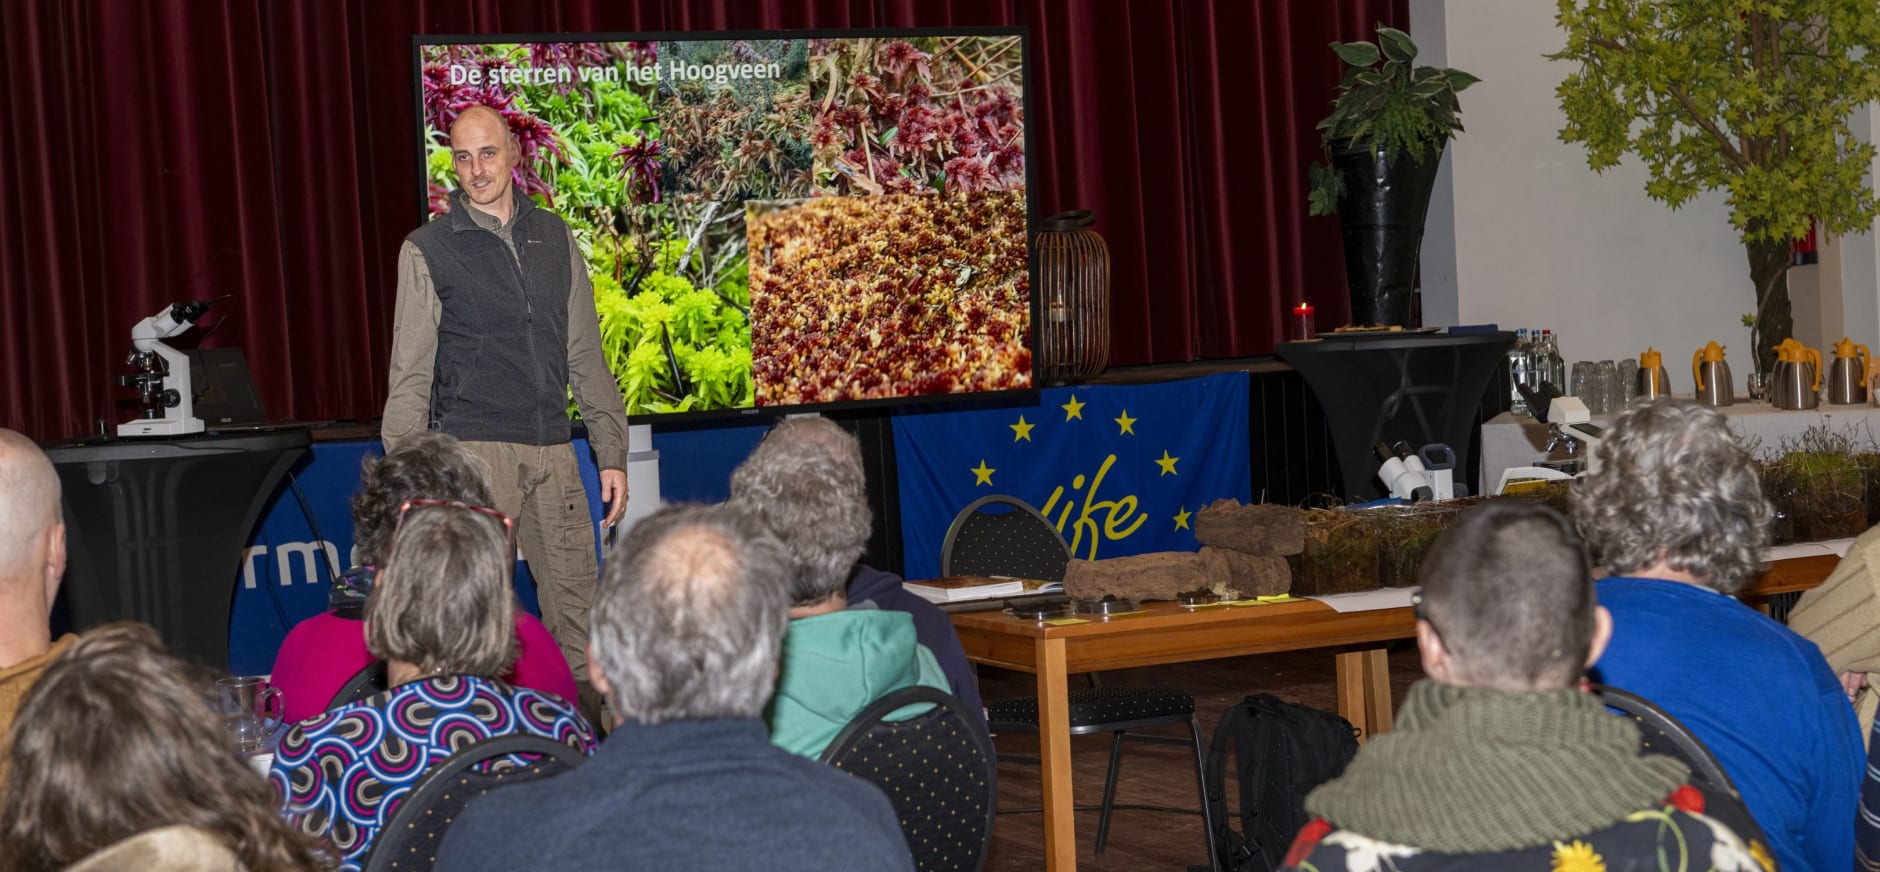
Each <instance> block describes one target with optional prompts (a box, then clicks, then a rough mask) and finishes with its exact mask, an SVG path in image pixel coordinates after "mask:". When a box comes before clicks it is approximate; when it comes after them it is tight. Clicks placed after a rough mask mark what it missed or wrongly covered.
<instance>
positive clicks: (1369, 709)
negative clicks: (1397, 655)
mask: <svg viewBox="0 0 1880 872" xmlns="http://www.w3.org/2000/svg"><path fill="white" fill-rule="evenodd" d="M1364 713H1365V717H1366V719H1367V720H1368V721H1369V722H1370V728H1369V730H1368V731H1367V732H1369V733H1370V734H1371V735H1377V734H1379V733H1388V732H1390V728H1391V725H1392V722H1393V721H1394V720H1395V719H1396V718H1395V714H1394V713H1393V712H1392V711H1391V703H1390V649H1389V648H1372V649H1371V650H1369V651H1366V652H1364Z"/></svg>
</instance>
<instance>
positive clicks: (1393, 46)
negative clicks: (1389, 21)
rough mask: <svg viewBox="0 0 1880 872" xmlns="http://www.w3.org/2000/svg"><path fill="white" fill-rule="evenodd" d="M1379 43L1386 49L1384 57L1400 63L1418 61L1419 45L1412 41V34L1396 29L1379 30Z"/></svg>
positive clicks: (1384, 28)
mask: <svg viewBox="0 0 1880 872" xmlns="http://www.w3.org/2000/svg"><path fill="white" fill-rule="evenodd" d="M1377 42H1378V44H1379V45H1381V46H1383V47H1384V56H1385V57H1387V58H1390V59H1391V60H1393V61H1398V62H1400V63H1405V64H1407V63H1410V62H1411V61H1413V60H1416V57H1417V44H1416V43H1414V42H1411V41H1410V34H1407V33H1404V32H1403V31H1401V30H1398V29H1396V28H1394V27H1380V28H1378V29H1377Z"/></svg>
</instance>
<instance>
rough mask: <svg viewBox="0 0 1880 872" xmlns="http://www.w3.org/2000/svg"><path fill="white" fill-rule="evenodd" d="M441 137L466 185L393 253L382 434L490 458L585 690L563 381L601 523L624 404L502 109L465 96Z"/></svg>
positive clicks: (621, 459)
mask: <svg viewBox="0 0 1880 872" xmlns="http://www.w3.org/2000/svg"><path fill="white" fill-rule="evenodd" d="M450 148H451V160H452V163H453V164H454V165H455V167H456V171H457V179H458V181H459V183H461V185H462V187H461V188H460V189H458V190H455V191H452V192H451V194H450V211H449V213H447V214H445V215H442V216H439V217H438V218H437V219H436V220H434V221H432V222H431V223H429V224H427V225H425V226H423V227H420V228H418V229H417V230H415V231H413V232H412V233H411V235H410V236H407V237H405V244H404V247H403V248H401V249H400V250H399V253H398V310H397V316H396V321H395V324H394V326H393V332H392V361H391V393H390V396H389V397H387V399H386V401H385V421H384V424H383V430H382V432H381V434H380V435H381V436H382V438H383V439H384V442H385V450H386V451H387V452H390V451H393V450H395V449H396V448H397V446H398V442H399V440H401V439H404V438H406V437H408V436H410V435H412V434H414V433H418V432H420V431H423V430H427V429H428V430H442V431H443V432H445V433H449V434H450V435H452V436H455V437H457V439H458V440H459V441H460V442H461V443H462V444H463V448H464V450H466V451H468V452H470V453H471V454H473V455H476V456H477V457H479V458H481V459H482V460H483V462H484V463H485V464H486V465H488V466H489V470H490V486H491V495H492V496H493V497H494V500H495V507H496V509H497V510H499V511H501V512H503V513H504V514H507V515H509V516H510V517H513V518H516V519H517V530H516V539H517V541H518V542H519V543H520V544H521V546H522V555H523V557H524V558H525V559H527V560H528V561H529V573H530V575H532V576H534V578H535V585H536V593H537V595H538V597H539V598H540V600H541V605H542V619H543V623H545V624H547V625H548V629H549V632H550V633H553V634H554V636H555V639H556V641H557V642H559V643H560V644H561V649H562V654H563V656H565V657H567V658H568V665H569V666H570V667H571V668H572V669H573V670H574V674H575V678H576V679H577V680H578V681H580V682H581V685H582V688H583V696H590V695H591V694H590V693H589V691H588V688H589V687H590V686H589V685H588V683H587V657H586V654H585V651H586V647H587V611H588V606H589V603H590V602H592V600H593V597H594V583H595V579H596V578H597V577H598V575H599V566H598V564H597V563H596V560H595V554H594V550H595V549H594V524H593V519H592V518H591V517H590V516H589V514H588V504H587V491H586V489H585V487H584V486H583V485H582V483H581V476H580V472H579V469H578V467H577V466H576V465H575V456H574V451H573V449H572V447H571V445H570V441H569V440H570V428H569V423H568V411H567V409H568V399H567V397H568V391H569V388H571V387H572V388H573V390H574V398H575V401H576V402H577V403H579V404H580V406H581V416H582V418H583V419H585V420H586V422H587V427H588V438H589V440H590V442H591V444H592V446H593V448H594V454H595V457H596V459H597V460H598V463H599V466H600V469H601V500H602V501H603V502H605V503H607V504H608V511H607V517H606V518H605V519H604V520H603V521H602V523H603V524H605V525H607V526H612V525H613V524H614V523H615V522H616V521H618V520H619V518H620V515H621V512H622V511H623V510H624V509H625V508H626V503H627V474H626V472H625V470H626V466H627V447H626V426H627V416H626V411H625V409H623V408H622V407H621V403H620V390H619V387H618V385H617V384H616V383H615V381H614V378H613V376H612V374H611V373H609V372H608V370H607V365H606V362H605V361H604V360H603V359H602V357H601V340H600V326H599V319H598V318H597V317H596V315H595V313H594V292H593V288H592V287H591V286H590V285H589V284H588V276H587V264H586V262H585V260H584V259H583V258H582V256H581V251H580V249H579V248H578V247H576V245H575V241H574V235H573V234H572V233H571V232H570V231H569V230H568V225H566V224H564V223H563V222H562V220H561V218H560V217H558V216H556V215H555V214H554V213H552V212H549V211H547V210H545V209H541V208H538V207H537V206H536V205H535V203H534V202H533V201H531V200H530V199H529V198H528V197H527V196H525V195H523V194H521V193H520V192H518V191H516V190H515V186H514V175H513V172H514V170H515V166H516V160H517V154H518V151H517V147H516V141H515V138H514V137H513V136H511V135H510V133H509V127H508V124H507V123H506V122H505V121H504V120H503V117H502V116H501V115H499V114H498V113H497V112H496V111H495V110H493V109H491V108H489V107H487V106H473V107H471V108H470V109H468V110H466V111H464V113H463V114H461V115H459V116H457V121H456V123H454V124H452V125H451V127H450ZM586 703H588V704H592V703H593V700H592V699H589V700H587V701H586Z"/></svg>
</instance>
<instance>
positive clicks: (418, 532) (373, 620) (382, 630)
mask: <svg viewBox="0 0 1880 872" xmlns="http://www.w3.org/2000/svg"><path fill="white" fill-rule="evenodd" d="M397 532H398V535H397V536H395V537H394V538H393V542H392V548H391V553H390V554H388V555H386V560H385V566H384V568H382V569H380V570H379V580H378V583H377V584H375V585H373V587H372V594H371V595H370V596H369V597H367V599H366V648H367V649H369V650H370V651H371V652H372V655H373V656H374V657H381V658H384V659H386V660H402V661H404V662H406V663H410V664H413V665H415V666H417V667H418V668H419V670H420V671H422V672H424V673H427V674H429V673H441V674H461V675H475V676H480V677H483V678H494V677H496V676H498V675H501V674H503V672H505V671H507V670H508V669H509V666H510V664H512V663H514V662H516V653H517V652H516V595H515V592H514V591H513V590H511V588H510V576H511V574H512V573H514V571H515V565H516V564H515V556H514V555H515V547H514V546H513V545H511V544H510V541H509V536H508V533H507V531H506V530H505V529H504V527H503V524H502V523H501V522H499V521H497V520H496V519H495V518H492V517H490V516H488V515H485V514H483V513H481V512H473V511H470V510H468V509H463V508H452V507H447V506H420V507H416V508H413V509H412V510H411V511H409V512H407V513H405V518H404V521H403V523H402V524H400V525H399V527H398V531H397Z"/></svg>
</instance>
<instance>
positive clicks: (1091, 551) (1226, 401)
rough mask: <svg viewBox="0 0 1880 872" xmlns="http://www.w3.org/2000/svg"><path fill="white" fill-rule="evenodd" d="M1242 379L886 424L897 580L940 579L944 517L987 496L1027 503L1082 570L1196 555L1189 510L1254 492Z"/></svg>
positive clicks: (1050, 393)
mask: <svg viewBox="0 0 1880 872" xmlns="http://www.w3.org/2000/svg"><path fill="white" fill-rule="evenodd" d="M1247 390H1248V377H1247V374H1246V373H1244V372H1242V373H1227V374H1223V375H1213V376H1207V377H1205V378H1198V379H1190V380H1187V381H1178V382H1163V383H1159V384H1152V385H1081V386H1077V387H1063V388H1050V389H1047V390H1043V391H1040V392H1039V399H1038V403H1037V405H1035V406H1008V407H1001V408H998V409H986V410H976V411H965V412H924V413H923V412H908V413H904V414H898V415H896V416H895V418H894V453H895V465H896V466H897V467H898V468H899V471H900V491H901V536H902V547H903V553H904V555H905V563H906V573H905V574H906V577H908V578H933V577H936V576H938V575H939V574H940V545H941V543H942V542H943V541H944V540H945V538H946V531H947V527H948V525H950V524H951V523H952V522H953V516H954V515H955V514H957V513H958V512H959V511H960V510H961V509H963V508H965V507H966V505H967V504H968V503H971V502H972V501H973V500H975V499H978V498H979V497H983V496H987V495H990V494H1005V495H1008V496H1015V497H1018V498H1019V499H1022V500H1024V501H1025V502H1027V503H1030V504H1031V505H1032V506H1033V507H1034V508H1036V509H1037V510H1038V511H1039V512H1040V513H1041V514H1043V515H1044V516H1045V517H1046V518H1047V519H1049V520H1050V521H1051V522H1052V523H1053V524H1054V525H1056V526H1057V529H1058V532H1059V533H1060V534H1062V535H1063V537H1064V541H1065V542H1067V543H1069V544H1070V546H1071V553H1072V555H1073V556H1074V557H1076V558H1079V559H1097V558H1102V557H1122V556H1127V555H1131V554H1143V553H1147V552H1151V551H1192V550H1194V549H1195V548H1196V544H1197V543H1196V542H1195V535H1194V529H1193V526H1192V524H1191V520H1192V518H1193V516H1194V513H1195V511H1196V510H1198V509H1200V508H1202V507H1204V506H1206V505H1208V504H1209V503H1211V502H1213V501H1215V500H1217V499H1221V498H1224V497H1232V498H1234V499H1237V500H1240V501H1242V502H1247V501H1248V500H1249V498H1250V492H1251V490H1252V471H1251V467H1250V460H1249V435H1248V421H1247Z"/></svg>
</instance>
